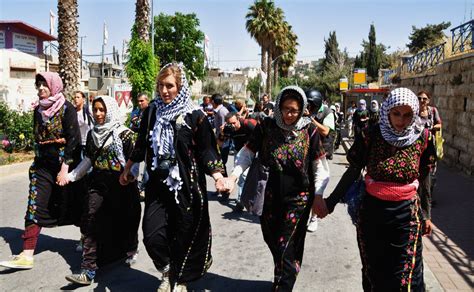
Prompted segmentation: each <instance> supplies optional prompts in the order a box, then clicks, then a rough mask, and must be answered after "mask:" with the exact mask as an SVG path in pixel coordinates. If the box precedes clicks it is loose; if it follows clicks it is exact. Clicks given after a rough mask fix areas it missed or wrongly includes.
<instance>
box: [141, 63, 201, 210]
mask: <svg viewBox="0 0 474 292" xmlns="http://www.w3.org/2000/svg"><path fill="white" fill-rule="evenodd" d="M170 66H177V67H178V68H179V69H180V71H181V89H180V90H179V93H178V95H177V96H176V97H175V98H174V99H173V100H172V101H171V102H170V103H169V104H165V103H164V102H163V100H162V99H161V97H160V94H159V92H158V93H157V95H156V98H155V99H154V101H153V102H154V103H155V105H156V108H157V109H156V122H155V125H154V127H153V130H152V132H151V137H150V139H151V143H152V148H153V154H154V155H153V160H152V166H151V169H152V170H155V169H156V167H157V166H158V164H159V158H160V157H161V156H169V157H171V158H175V157H176V154H175V149H174V130H173V126H172V125H171V123H170V122H171V121H172V120H173V119H174V118H176V117H177V116H179V115H183V114H187V113H190V112H192V111H193V110H196V109H199V107H198V106H196V105H195V104H194V103H193V101H192V100H191V90H190V88H189V85H188V81H187V79H186V73H185V70H184V66H183V64H182V63H179V64H177V63H169V64H166V65H165V66H164V67H163V68H162V69H161V71H163V70H164V69H165V68H168V67H170ZM161 71H160V72H161ZM165 183H166V185H168V187H169V189H170V191H174V192H175V199H176V201H177V202H178V190H180V189H181V185H182V184H183V183H182V181H181V177H180V175H179V168H178V165H177V164H176V163H175V164H174V165H173V166H172V167H171V169H170V170H169V175H168V177H167V178H166V180H165Z"/></svg>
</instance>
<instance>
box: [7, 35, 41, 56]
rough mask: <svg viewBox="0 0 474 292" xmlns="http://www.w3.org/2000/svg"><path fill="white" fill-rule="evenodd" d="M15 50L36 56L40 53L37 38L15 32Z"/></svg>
mask: <svg viewBox="0 0 474 292" xmlns="http://www.w3.org/2000/svg"><path fill="white" fill-rule="evenodd" d="M12 35H13V48H15V49H17V50H19V51H22V52H25V53H32V54H36V53H37V52H38V42H37V40H36V37H35V36H31V35H26V34H21V33H16V32H14V33H13V34H12Z"/></svg>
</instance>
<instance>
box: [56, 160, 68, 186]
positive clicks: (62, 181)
mask: <svg viewBox="0 0 474 292" xmlns="http://www.w3.org/2000/svg"><path fill="white" fill-rule="evenodd" d="M68 171H69V165H67V164H66V163H63V164H62V165H61V170H60V171H59V173H58V176H57V177H56V184H58V185H60V186H65V185H67V184H68V183H69V178H68V176H67V174H68Z"/></svg>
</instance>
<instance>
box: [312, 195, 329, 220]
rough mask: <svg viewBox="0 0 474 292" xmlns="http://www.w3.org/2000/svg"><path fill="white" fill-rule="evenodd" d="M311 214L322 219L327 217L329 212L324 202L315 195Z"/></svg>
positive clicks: (321, 197) (320, 197)
mask: <svg viewBox="0 0 474 292" xmlns="http://www.w3.org/2000/svg"><path fill="white" fill-rule="evenodd" d="M312 209H313V213H315V214H316V215H318V218H321V219H322V218H324V217H326V216H327V215H328V213H329V211H328V208H327V206H326V202H325V201H324V199H323V196H321V195H315V196H314V201H313V207H312Z"/></svg>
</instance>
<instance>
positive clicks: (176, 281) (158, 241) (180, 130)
mask: <svg viewBox="0 0 474 292" xmlns="http://www.w3.org/2000/svg"><path fill="white" fill-rule="evenodd" d="M157 87H158V88H157V91H158V97H157V98H156V99H155V100H154V101H153V102H151V103H150V106H149V107H148V108H147V109H146V110H145V112H144V114H143V120H142V123H141V124H140V131H139V133H138V138H137V141H136V143H135V148H134V151H133V154H132V156H131V157H130V159H129V161H128V162H127V165H126V167H125V170H124V172H123V173H122V175H121V177H120V181H121V183H122V184H127V183H128V182H129V179H128V173H129V170H130V167H131V166H132V164H133V163H134V162H140V161H143V160H145V161H146V163H147V170H148V173H149V181H148V183H147V185H146V188H145V194H146V195H145V214H144V218H143V234H144V239H143V242H144V244H145V247H146V249H147V252H148V254H149V255H150V257H151V258H152V260H153V263H154V264H155V267H156V268H157V269H158V271H160V272H162V273H163V278H162V282H161V285H160V287H159V289H158V291H171V290H172V289H173V288H174V289H175V290H176V291H186V284H187V283H189V282H191V281H194V280H196V279H199V278H200V277H202V276H203V275H204V274H205V273H206V271H207V270H208V269H209V267H210V265H211V263H212V257H211V226H210V221H209V211H208V201H207V191H206V177H205V174H208V175H211V176H212V177H213V178H214V179H215V180H216V181H220V180H222V178H223V175H222V173H223V171H224V167H223V164H222V161H221V159H220V157H219V155H218V151H217V146H216V140H215V136H214V134H213V132H212V128H211V125H210V124H209V121H208V119H207V117H206V114H205V113H204V112H203V111H202V110H201V109H199V108H198V107H197V106H196V105H194V103H193V102H192V100H191V92H190V89H189V86H188V83H187V79H186V75H185V71H184V67H183V66H182V64H181V63H180V64H176V63H171V64H167V65H166V66H164V67H163V68H162V69H161V71H160V73H159V75H158V78H157Z"/></svg>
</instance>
